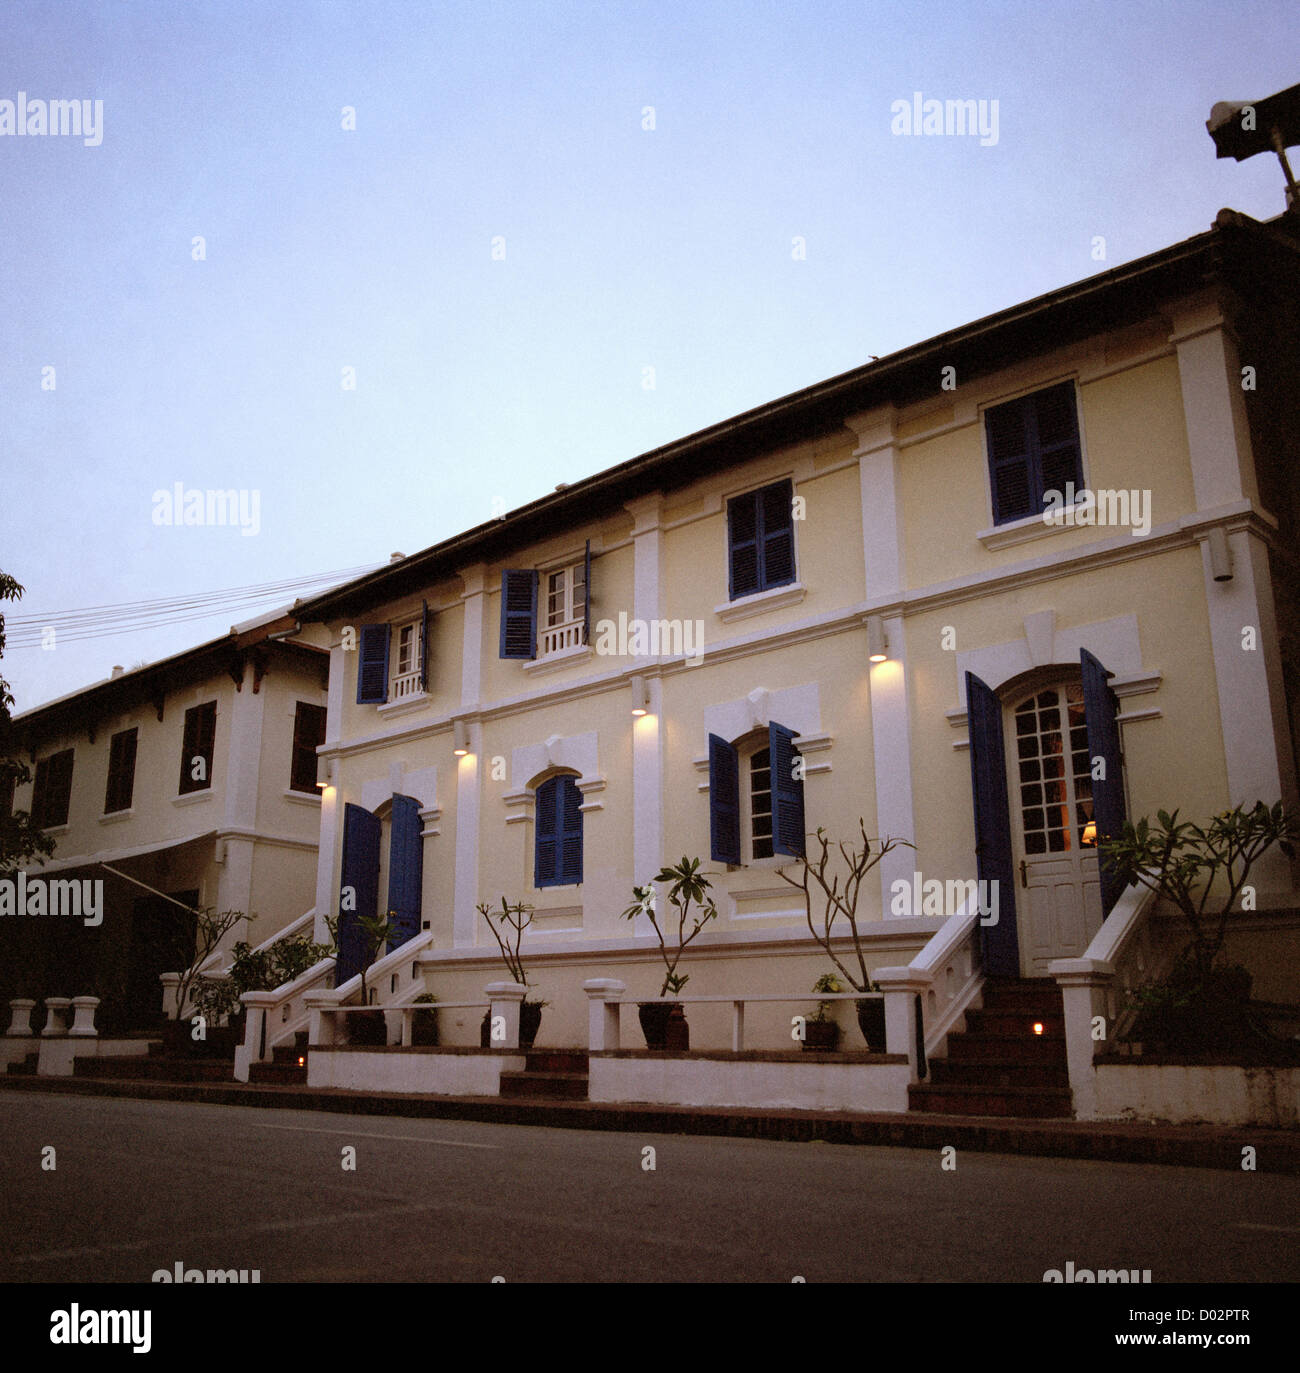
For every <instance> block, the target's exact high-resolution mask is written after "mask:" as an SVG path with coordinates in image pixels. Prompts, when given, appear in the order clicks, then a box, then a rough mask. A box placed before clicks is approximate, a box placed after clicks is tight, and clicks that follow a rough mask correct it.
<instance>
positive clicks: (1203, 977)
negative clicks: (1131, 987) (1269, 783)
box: [1097, 801, 1300, 1054]
mask: <svg viewBox="0 0 1300 1373" xmlns="http://www.w3.org/2000/svg"><path fill="white" fill-rule="evenodd" d="M1156 821H1157V823H1156V824H1155V825H1152V824H1151V823H1150V822H1149V821H1148V820H1147V819H1146V818H1143V819H1141V820H1139V821H1137V823H1136V824H1134V823H1132V822H1129V821H1125V823H1124V827H1123V830H1122V831H1121V833H1120V834H1119V835H1118V836H1117V837H1115V838H1112V839H1103V840H1102V842H1101V843H1100V844H1099V845H1098V846H1097V848H1098V855H1099V859H1100V861H1101V862H1102V863H1104V864H1106V865H1107V868H1108V869H1109V870H1110V871H1111V872H1113V873H1114V874H1115V875H1116V876H1117V877H1119V878H1121V879H1123V881H1124V882H1126V883H1129V884H1133V883H1136V884H1138V885H1140V886H1143V887H1146V888H1147V890H1149V891H1152V892H1154V893H1156V895H1157V896H1159V897H1162V898H1163V899H1164V900H1166V901H1168V902H1170V903H1171V904H1172V905H1174V906H1176V907H1177V908H1178V910H1179V911H1180V912H1181V914H1182V916H1183V918H1184V919H1185V920H1186V922H1187V927H1188V930H1189V932H1190V935H1191V938H1190V940H1189V941H1188V943H1187V944H1186V946H1185V947H1184V948H1183V949H1182V950H1181V952H1180V953H1179V954H1178V957H1177V958H1176V959H1175V961H1174V965H1173V967H1172V969H1171V970H1170V971H1169V972H1168V973H1167V974H1166V975H1165V976H1164V977H1162V978H1159V979H1156V980H1154V981H1151V982H1148V983H1147V984H1146V985H1145V986H1143V987H1140V988H1139V989H1137V991H1136V992H1135V993H1134V996H1133V1006H1132V1009H1133V1011H1134V1018H1133V1023H1132V1026H1131V1028H1130V1030H1129V1038H1131V1039H1133V1040H1140V1041H1142V1043H1143V1045H1144V1047H1145V1045H1147V1044H1152V1045H1154V1046H1156V1047H1158V1048H1161V1049H1172V1050H1178V1051H1183V1052H1189V1053H1195V1054H1204V1053H1224V1052H1228V1053H1240V1052H1249V1051H1252V1050H1257V1049H1259V1048H1260V1047H1261V1046H1262V1045H1263V1044H1264V1043H1265V1042H1266V1041H1267V1040H1268V1038H1269V1036H1268V1035H1267V1034H1266V1033H1265V1032H1264V1031H1263V1030H1262V1029H1261V1028H1260V1027H1258V1026H1257V1025H1256V1024H1255V1023H1254V1020H1253V1017H1252V1015H1251V1011H1250V988H1251V977H1250V973H1249V972H1248V971H1247V970H1246V969H1245V968H1244V967H1242V966H1241V965H1239V964H1235V963H1229V962H1227V961H1226V960H1225V959H1224V957H1223V948H1224V941H1225V939H1226V936H1227V925H1228V917H1229V915H1230V914H1231V912H1232V908H1233V906H1234V905H1235V904H1236V902H1237V901H1238V899H1239V898H1240V896H1241V893H1242V888H1243V887H1245V885H1246V882H1247V878H1248V877H1249V875H1250V870H1251V868H1252V866H1253V865H1254V864H1255V863H1256V862H1257V861H1258V859H1259V858H1260V857H1261V856H1262V855H1263V854H1264V853H1266V852H1267V851H1268V850H1269V849H1270V848H1272V847H1273V845H1274V844H1276V845H1277V846H1278V848H1279V849H1281V851H1282V852H1283V853H1284V854H1285V855H1286V856H1287V857H1288V858H1292V857H1294V854H1295V841H1296V840H1297V838H1300V828H1298V827H1297V825H1296V823H1295V821H1294V820H1292V819H1290V818H1289V817H1287V816H1286V815H1285V813H1284V812H1283V809H1282V803H1281V802H1280V801H1279V802H1277V803H1276V804H1275V805H1273V806H1271V807H1270V806H1268V805H1266V804H1265V803H1264V802H1263V801H1258V802H1256V803H1255V805H1254V806H1253V807H1252V808H1251V809H1250V810H1247V809H1246V808H1245V807H1244V806H1237V807H1235V808H1234V809H1232V810H1225V811H1220V812H1219V814H1218V815H1216V816H1215V817H1214V818H1213V819H1212V820H1211V821H1210V823H1209V824H1208V825H1207V826H1205V827H1202V826H1200V825H1196V824H1193V823H1192V822H1191V821H1188V820H1183V821H1180V820H1179V819H1178V812H1177V811H1174V812H1173V814H1172V815H1170V814H1169V813H1167V812H1166V811H1163V810H1162V811H1157V812H1156Z"/></svg>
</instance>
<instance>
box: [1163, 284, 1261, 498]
mask: <svg viewBox="0 0 1300 1373" xmlns="http://www.w3.org/2000/svg"><path fill="white" fill-rule="evenodd" d="M1169 341H1170V342H1171V343H1172V344H1174V346H1175V347H1176V348H1177V350H1178V380H1179V383H1180V384H1181V386H1182V392H1183V415H1184V418H1185V420H1186V425H1187V448H1188V454H1189V456H1190V458H1191V464H1192V487H1193V490H1194V491H1195V493H1196V508H1197V509H1198V510H1213V509H1214V508H1215V507H1216V506H1220V505H1228V504H1230V503H1232V502H1234V501H1240V500H1242V499H1243V498H1245V499H1247V500H1250V501H1252V502H1254V503H1255V504H1256V505H1258V504H1259V491H1258V488H1257V485H1256V482H1255V464H1254V459H1253V455H1252V452H1251V444H1250V427H1249V425H1248V424H1247V421H1246V397H1245V393H1244V392H1243V391H1242V389H1241V360H1240V358H1239V357H1238V355H1237V348H1236V344H1235V343H1234V342H1233V339H1232V336H1231V335H1230V334H1229V333H1228V331H1227V328H1226V326H1225V324H1224V320H1223V315H1222V312H1221V310H1220V307H1219V305H1218V303H1217V301H1215V300H1213V299H1212V298H1208V297H1207V298H1205V299H1203V300H1202V301H1200V302H1198V303H1197V304H1196V305H1194V306H1188V307H1187V308H1186V309H1184V310H1180V311H1178V313H1177V314H1176V315H1175V318H1174V330H1173V333H1172V334H1170V336H1169Z"/></svg>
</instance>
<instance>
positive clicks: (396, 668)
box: [313, 602, 429, 786]
mask: <svg viewBox="0 0 1300 1373" xmlns="http://www.w3.org/2000/svg"><path fill="white" fill-rule="evenodd" d="M428 646H429V606H428V603H427V602H425V603H423V606H422V609H421V612H420V614H419V615H417V616H416V617H415V618H414V619H411V620H408V621H406V622H405V623H402V624H399V625H398V626H397V629H396V632H394V628H393V626H392V625H391V624H376V625H362V626H361V643H360V653H359V654H358V655H357V704H358V705H367V704H369V705H383V704H384V703H385V702H386V701H389V700H392V701H401V700H404V699H405V698H407V697H410V696H419V695H423V694H424V693H425V692H427V691H428V690H429V648H428ZM314 785H315V783H314V782H313V786H314Z"/></svg>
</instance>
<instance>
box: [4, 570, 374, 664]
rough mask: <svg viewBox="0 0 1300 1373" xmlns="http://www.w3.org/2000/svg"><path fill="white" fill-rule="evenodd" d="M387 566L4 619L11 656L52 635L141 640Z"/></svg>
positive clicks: (67, 639)
mask: <svg viewBox="0 0 1300 1373" xmlns="http://www.w3.org/2000/svg"><path fill="white" fill-rule="evenodd" d="M380 565H382V564H375V563H367V564H365V565H364V566H362V567H350V568H343V569H341V570H340V571H337V572H318V573H316V574H314V575H312V576H307V577H290V578H285V579H283V580H281V581H275V582H259V583H256V584H254V585H252V586H237V587H227V588H225V589H223V590H220V591H205V592H194V593H191V594H188V595H184V596H170V597H155V598H151V599H148V600H141V601H119V602H116V603H113V604H108V605H98V606H88V607H84V608H82V609H79V610H61V611H55V612H53V613H51V614H49V615H11V616H6V617H5V628H6V630H7V631H8V636H9V642H8V645H7V647H8V648H9V649H10V650H13V649H15V648H36V647H39V646H40V644H41V640H42V637H43V636H44V634H45V632H46V631H47V630H50V629H53V630H54V634H55V639H56V641H63V642H76V641H77V640H81V639H102V638H105V637H107V636H110V635H116V634H122V635H125V634H136V633H139V632H141V631H143V630H146V629H154V628H158V627H160V626H162V625H168V624H186V623H188V622H190V621H193V620H206V619H212V618H214V617H215V616H217V615H221V614H227V613H230V612H232V611H236V610H249V609H252V608H254V607H255V606H257V605H258V604H262V603H265V602H267V601H271V600H279V601H283V602H285V604H286V605H287V604H288V602H289V600H291V599H293V597H292V595H291V593H296V592H299V591H305V590H307V589H309V588H313V587H319V586H321V585H322V584H324V585H332V584H338V583H340V582H346V581H348V580H350V579H351V578H353V577H357V576H360V575H361V574H362V573H364V572H370V571H373V570H374V568H375V567H376V566H380Z"/></svg>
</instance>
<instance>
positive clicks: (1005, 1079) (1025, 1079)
mask: <svg viewBox="0 0 1300 1373" xmlns="http://www.w3.org/2000/svg"><path fill="white" fill-rule="evenodd" d="M929 1068H930V1083H929V1085H930V1086H934V1087H946V1086H954V1087H989V1088H993V1089H998V1088H1004V1087H1034V1088H1042V1089H1055V1090H1057V1091H1060V1090H1064V1089H1068V1088H1069V1085H1070V1074H1069V1070H1068V1069H1067V1067H1066V1065H1065V1064H1064V1063H1063V1062H1062V1063H1020V1062H1017V1061H1015V1060H1008V1059H983V1060H980V1059H968V1060H958V1061H956V1062H954V1061H953V1060H952V1059H946V1058H932V1059H931V1060H930V1063H929Z"/></svg>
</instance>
